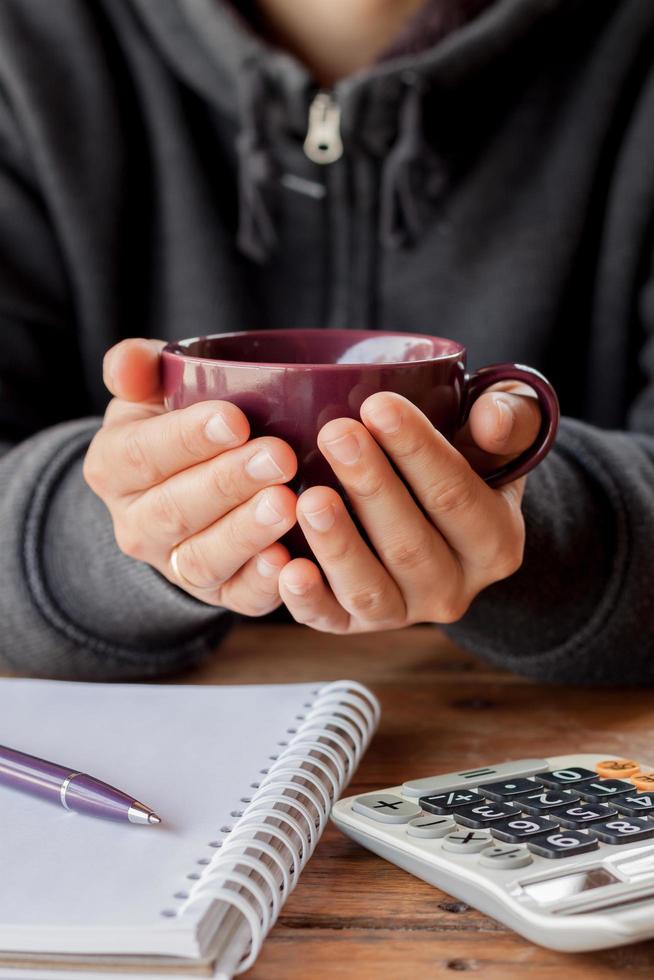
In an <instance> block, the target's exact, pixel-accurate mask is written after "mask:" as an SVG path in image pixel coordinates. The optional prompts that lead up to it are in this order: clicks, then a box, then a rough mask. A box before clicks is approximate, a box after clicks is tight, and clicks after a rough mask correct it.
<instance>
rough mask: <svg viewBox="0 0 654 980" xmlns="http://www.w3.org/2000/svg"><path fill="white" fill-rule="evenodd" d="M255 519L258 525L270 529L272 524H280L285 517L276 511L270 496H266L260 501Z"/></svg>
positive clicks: (255, 512)
mask: <svg viewBox="0 0 654 980" xmlns="http://www.w3.org/2000/svg"><path fill="white" fill-rule="evenodd" d="M254 517H255V520H256V522H257V524H263V525H264V526H265V527H270V525H271V524H279V522H280V521H282V520H283V519H284V518H283V515H282V514H280V513H279V511H278V510H275V508H274V507H273V505H272V504H271V502H270V501H269V500H268V494H264V496H263V497H261V499H260V500H259V503H258V504H257V506H256V509H255V511H254Z"/></svg>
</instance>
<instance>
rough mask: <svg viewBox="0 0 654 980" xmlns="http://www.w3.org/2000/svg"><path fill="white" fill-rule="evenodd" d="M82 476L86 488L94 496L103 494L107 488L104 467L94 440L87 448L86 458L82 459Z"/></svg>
mask: <svg viewBox="0 0 654 980" xmlns="http://www.w3.org/2000/svg"><path fill="white" fill-rule="evenodd" d="M96 438H97V437H96ZM82 475H83V477H84V480H85V481H86V483H87V484H88V486H89V487H90V488H91V490H93V491H94V492H95V493H96V494H98V495H100V494H102V493H104V492H105V490H106V487H107V479H106V471H105V467H104V466H103V465H102V460H101V457H100V453H99V450H98V445H97V443H96V441H95V439H94V440H93V442H92V443H91V445H90V446H89V448H88V450H87V453H86V456H85V457H84V463H83V465H82Z"/></svg>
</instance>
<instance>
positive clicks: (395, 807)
mask: <svg viewBox="0 0 654 980" xmlns="http://www.w3.org/2000/svg"><path fill="white" fill-rule="evenodd" d="M352 809H353V810H355V811H356V812H357V813H360V814H361V815H362V816H364V817H368V819H369V820H378V821H379V822H380V823H408V822H409V820H413V819H414V818H415V817H419V816H420V815H421V814H422V810H421V809H420V807H419V806H416V804H415V803H410V802H409V801H408V800H403V799H402V797H401V796H393V795H392V794H391V793H371V794H370V795H369V796H357V798H356V800H355V801H354V803H353V804H352Z"/></svg>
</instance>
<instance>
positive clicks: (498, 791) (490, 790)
mask: <svg viewBox="0 0 654 980" xmlns="http://www.w3.org/2000/svg"><path fill="white" fill-rule="evenodd" d="M542 785H543V784H542V783H539V782H535V781H534V780H533V779H522V778H521V779H507V780H506V782H504V783H488V784H487V785H484V786H480V787H479V788H480V789H481V791H482V792H483V794H484V796H488V797H489V799H491V800H497V801H498V802H499V803H503V802H504V801H505V800H508V799H512V798H513V797H514V796H521V795H522V794H523V793H529V791H530V790H537V789H540V788H541V786H542Z"/></svg>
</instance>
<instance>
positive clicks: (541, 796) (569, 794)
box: [516, 786, 581, 815]
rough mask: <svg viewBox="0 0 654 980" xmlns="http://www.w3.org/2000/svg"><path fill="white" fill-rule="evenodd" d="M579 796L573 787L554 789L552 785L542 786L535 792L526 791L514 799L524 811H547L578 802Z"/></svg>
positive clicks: (537, 812) (538, 812) (536, 812)
mask: <svg viewBox="0 0 654 980" xmlns="http://www.w3.org/2000/svg"><path fill="white" fill-rule="evenodd" d="M580 799H581V797H580V796H579V793H576V792H575V791H574V790H573V789H558V788H557V789H555V788H554V787H553V786H543V787H542V789H539V790H536V792H535V793H527V794H526V796H521V797H520V799H519V800H516V803H518V804H519V805H520V806H521V807H522V809H523V810H524V811H525V812H526V813H535V814H537V815H538V814H540V813H548V812H549V811H550V810H559V809H561V808H563V807H566V806H572V804H573V803H578V802H579V800H580Z"/></svg>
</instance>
